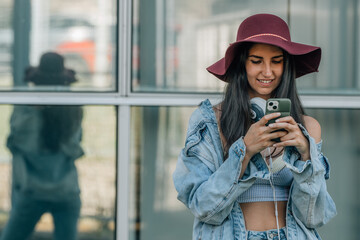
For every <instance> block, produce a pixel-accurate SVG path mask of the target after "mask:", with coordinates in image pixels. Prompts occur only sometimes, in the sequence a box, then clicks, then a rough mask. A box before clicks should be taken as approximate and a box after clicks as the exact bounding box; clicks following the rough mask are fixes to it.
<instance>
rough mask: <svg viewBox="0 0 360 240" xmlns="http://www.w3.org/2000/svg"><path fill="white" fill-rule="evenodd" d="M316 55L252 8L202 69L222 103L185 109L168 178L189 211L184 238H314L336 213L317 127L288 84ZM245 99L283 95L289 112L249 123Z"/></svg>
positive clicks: (314, 63)
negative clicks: (190, 223)
mask: <svg viewBox="0 0 360 240" xmlns="http://www.w3.org/2000/svg"><path fill="white" fill-rule="evenodd" d="M320 58H321V49H320V48H318V47H313V46H309V45H304V44H299V43H295V42H292V41H291V39H290V33H289V29H288V26H287V24H286V23H285V22H284V21H283V20H282V19H281V18H279V17H277V16H274V15H270V14H257V15H254V16H251V17H249V18H247V19H245V20H244V21H243V22H242V24H241V25H240V27H239V29H238V34H237V41H236V42H235V43H233V44H231V45H230V46H229V47H228V49H227V51H226V54H225V57H224V58H222V59H221V60H219V61H218V62H216V63H215V64H213V65H212V66H210V67H209V68H208V69H207V70H208V71H209V72H210V73H212V74H214V75H215V76H216V77H218V78H219V79H220V80H223V81H225V82H227V83H228V84H227V88H226V90H225V93H224V99H223V101H222V102H221V103H220V104H218V105H216V106H212V105H211V104H210V102H209V101H208V100H206V101H204V102H202V103H201V104H200V106H199V108H198V109H197V110H196V111H195V112H194V113H193V114H192V116H191V119H190V121H189V127H188V131H187V138H186V142H185V147H184V148H183V149H182V151H181V153H180V155H179V160H178V164H177V167H176V170H175V172H174V175H173V178H174V184H175V187H176V190H177V191H178V199H179V200H180V201H182V202H183V203H184V204H185V205H186V206H187V207H188V208H189V209H190V210H191V212H192V213H193V214H194V216H195V222H194V229H193V239H214V240H215V239H216V240H219V239H320V236H319V235H318V233H317V232H316V230H315V228H317V227H320V226H322V225H324V224H325V223H327V222H328V221H329V220H330V219H331V218H332V217H334V216H335V215H336V208H335V204H334V202H333V200H332V199H331V197H330V195H329V194H328V192H327V190H326V182H325V180H326V179H327V178H328V177H329V163H328V160H327V158H326V157H325V156H323V154H322V153H321V144H322V140H321V127H320V125H319V123H318V122H317V121H316V120H315V119H314V118H312V117H310V116H306V115H305V114H304V110H303V107H302V105H301V102H300V100H299V97H298V94H297V90H296V85H295V78H296V77H300V76H302V75H305V74H308V73H311V72H315V71H317V69H318V66H319V63H320ZM254 98H258V99H261V100H262V101H266V100H267V99H269V98H289V99H290V100H291V116H288V117H282V118H279V119H278V120H277V121H276V122H275V123H273V124H270V125H268V126H267V124H266V123H267V122H268V121H269V120H271V119H274V118H277V117H279V116H280V114H279V113H272V114H268V115H265V116H264V117H262V118H261V119H260V120H259V121H257V122H254V121H253V120H252V118H251V104H250V100H251V99H254ZM276 130H278V131H276ZM275 138H280V142H274V141H273V140H274V139H275ZM279 235H280V238H279Z"/></svg>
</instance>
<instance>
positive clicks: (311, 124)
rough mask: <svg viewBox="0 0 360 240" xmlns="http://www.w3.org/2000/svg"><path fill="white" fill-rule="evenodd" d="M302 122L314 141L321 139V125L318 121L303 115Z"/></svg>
mask: <svg viewBox="0 0 360 240" xmlns="http://www.w3.org/2000/svg"><path fill="white" fill-rule="evenodd" d="M304 123H305V127H306V129H307V131H308V132H309V134H310V136H312V137H313V138H314V139H315V141H316V143H318V142H320V141H321V126H320V123H319V122H318V121H317V120H316V119H315V118H313V117H310V116H306V115H304Z"/></svg>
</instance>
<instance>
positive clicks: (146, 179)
mask: <svg viewBox="0 0 360 240" xmlns="http://www.w3.org/2000/svg"><path fill="white" fill-rule="evenodd" d="M193 110H194V109H193V108H179V107H133V108H132V113H131V117H132V121H131V122H132V126H131V146H132V147H131V171H130V177H131V185H130V190H131V193H130V201H129V203H130V204H131V205H130V208H129V209H130V216H129V221H130V239H132V240H140V239H142V240H145V239H146V240H168V239H171V240H183V239H191V236H192V235H191V229H192V222H193V217H192V215H191V213H190V211H188V210H187V209H186V208H185V206H184V205H183V204H182V203H180V202H179V201H178V200H177V198H176V196H177V193H176V191H175V189H174V185H173V183H172V172H173V171H174V170H175V165H176V161H177V156H178V154H179V151H180V149H181V147H182V145H183V144H184V141H185V131H186V128H187V122H188V119H189V117H190V114H191V113H192V111H193Z"/></svg>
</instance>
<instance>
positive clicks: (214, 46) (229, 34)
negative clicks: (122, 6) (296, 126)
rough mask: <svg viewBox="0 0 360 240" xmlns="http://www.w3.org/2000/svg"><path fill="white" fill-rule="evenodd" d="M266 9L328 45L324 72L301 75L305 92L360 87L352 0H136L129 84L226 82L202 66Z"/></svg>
mask: <svg viewBox="0 0 360 240" xmlns="http://www.w3.org/2000/svg"><path fill="white" fill-rule="evenodd" d="M262 12H266V13H274V14H277V15H279V16H280V17H282V18H283V19H284V20H286V21H287V22H288V23H289V26H290V31H291V35H292V40H293V41H295V42H300V43H304V44H310V45H316V46H320V47H321V48H322V50H323V51H322V62H321V65H320V68H319V71H320V72H319V73H317V74H309V75H306V76H304V77H301V78H300V79H299V81H298V84H299V88H300V90H301V92H302V93H307V94H319V93H320V94H325V93H326V94H329V93H334V94H359V90H360V70H359V69H360V67H359V66H360V65H359V64H360V60H359V56H360V48H359V47H358V42H359V39H360V25H359V12H360V5H359V4H358V1H353V0H345V1H326V0H320V1H310V0H306V1H285V3H284V1H272V3H271V5H269V4H268V1H232V0H226V1H218V0H215V1H208V0H202V1H197V2H196V3H193V1H189V0H185V1H180V0H179V1H177V0H172V1H164V0H151V1H143V0H136V1H134V13H133V15H134V16H133V28H134V31H133V65H132V90H133V91H135V92H178V91H181V92H219V91H222V89H223V86H224V84H223V83H222V82H221V81H217V79H216V78H215V77H213V76H212V75H211V74H209V73H208V72H207V71H206V70H205V68H206V67H208V66H209V65H211V64H212V63H214V62H215V61H217V60H219V59H220V58H222V57H223V55H224V52H225V50H226V48H227V46H228V44H229V43H231V42H234V41H235V39H236V31H237V27H238V25H239V23H240V22H241V21H242V20H244V18H246V17H248V16H249V15H251V14H255V13H262ZM140 26H141V27H140ZM344 26H346V27H344Z"/></svg>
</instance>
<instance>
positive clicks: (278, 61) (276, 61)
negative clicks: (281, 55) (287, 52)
mask: <svg viewBox="0 0 360 240" xmlns="http://www.w3.org/2000/svg"><path fill="white" fill-rule="evenodd" d="M282 61H283V60H282V59H281V60H273V61H272V62H273V63H275V64H279V63H282Z"/></svg>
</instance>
